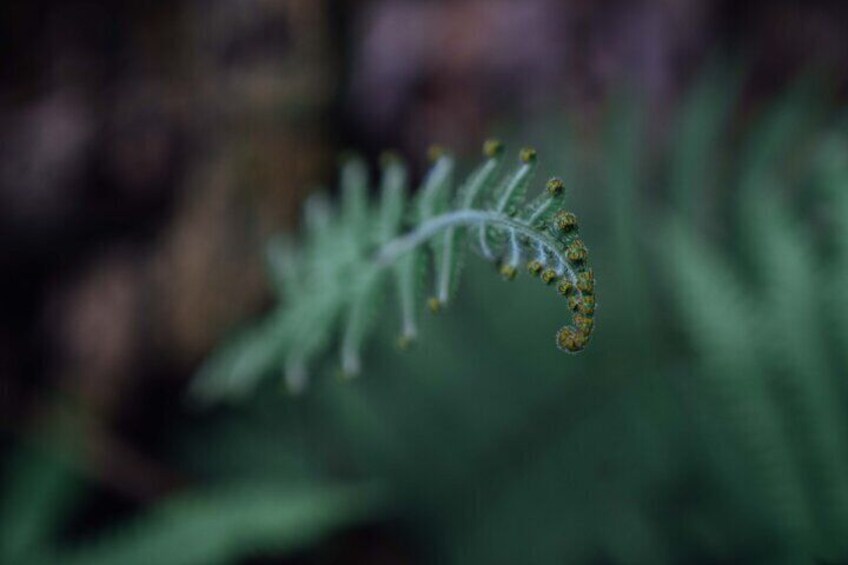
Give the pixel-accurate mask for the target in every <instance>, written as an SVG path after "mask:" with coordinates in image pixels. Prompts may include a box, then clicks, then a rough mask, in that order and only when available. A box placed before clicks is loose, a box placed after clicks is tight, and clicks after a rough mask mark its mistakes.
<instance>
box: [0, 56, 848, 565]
mask: <svg viewBox="0 0 848 565" xmlns="http://www.w3.org/2000/svg"><path fill="white" fill-rule="evenodd" d="M740 82H741V81H740V77H739V73H735V72H727V71H724V70H713V71H710V72H709V73H707V74H706V75H705V76H704V77H703V79H702V80H701V81H700V82H699V84H698V85H697V86H696V87H695V89H694V90H693V92H692V93H691V94H690V95H689V96H688V97H687V100H686V102H685V103H684V104H683V105H682V108H681V110H680V115H679V119H678V120H677V128H676V129H675V133H674V135H673V136H672V137H671V139H670V140H669V143H668V146H667V151H664V152H662V153H661V155H659V157H657V156H655V155H650V154H648V153H647V152H646V151H645V149H644V148H645V147H647V146H648V144H647V143H646V136H647V131H646V130H647V127H646V126H647V125H648V124H649V120H648V119H647V115H646V113H645V112H644V110H643V109H642V108H641V107H640V106H639V104H638V103H637V102H634V98H632V97H621V98H616V99H615V100H613V101H612V102H611V103H610V105H609V108H608V112H607V116H608V125H607V128H606V132H605V135H603V136H601V137H600V138H599V139H597V140H585V139H581V140H580V141H578V140H577V139H576V137H575V136H573V135H571V134H570V129H569V128H568V126H567V120H566V121H559V120H552V121H551V124H550V125H549V126H547V129H545V130H544V131H541V132H538V133H539V139H538V140H536V141H537V144H538V145H539V147H540V148H545V149H546V151H544V152H543V155H547V156H548V160H547V161H543V162H540V168H542V169H544V168H545V167H550V169H551V170H555V171H558V172H561V173H562V174H564V175H565V176H566V178H567V179H568V184H569V186H570V187H573V188H574V189H573V191H572V193H571V195H572V196H573V199H574V205H573V207H574V208H575V209H577V210H580V211H581V227H582V228H585V229H586V230H587V231H588V232H589V233H591V234H592V243H593V246H592V247H593V267H594V269H595V271H596V272H597V276H598V286H599V287H600V288H599V293H600V294H601V295H602V296H603V305H602V308H600V309H599V310H598V318H599V327H598V329H597V332H596V335H595V337H594V339H593V343H592V347H590V348H588V349H587V350H586V351H585V352H584V353H582V354H581V355H579V356H576V357H568V358H564V357H563V356H562V355H561V354H559V353H558V352H557V351H556V349H555V348H552V347H551V343H550V338H549V330H548V328H549V327H551V326H556V325H558V321H559V320H561V319H562V317H563V315H564V314H567V312H568V311H567V307H566V304H565V303H564V301H559V302H557V301H556V300H553V301H552V298H551V297H550V295H549V293H545V292H542V291H541V290H540V289H539V288H538V285H533V284H532V281H530V280H528V278H529V277H519V278H518V279H517V280H516V281H515V282H514V283H512V284H513V285H517V286H518V288H515V287H513V286H510V285H507V284H505V283H503V282H501V281H499V280H497V279H496V278H494V277H492V276H491V275H490V274H489V273H486V272H485V271H487V270H490V269H491V265H487V264H486V263H485V262H483V261H471V262H470V264H469V270H470V273H469V276H468V277H467V278H466V281H465V283H464V284H465V288H464V289H463V290H462V292H461V299H460V300H458V301H456V304H455V306H454V307H453V308H452V309H449V310H447V311H445V312H444V316H442V317H440V319H438V320H433V319H432V318H430V317H425V318H423V319H422V320H421V328H420V331H421V333H422V334H426V336H427V337H426V339H422V340H421V342H420V343H419V344H418V345H417V346H416V347H414V348H412V349H410V350H409V351H404V352H399V351H397V350H395V349H394V348H392V347H388V346H387V345H386V344H388V343H391V341H392V338H391V336H392V334H394V333H395V331H396V330H395V328H394V324H389V323H386V322H385V321H384V320H387V319H391V320H395V319H399V318H400V316H399V315H397V316H392V315H388V314H387V315H386V316H385V317H383V316H381V317H380V318H379V319H378V320H377V323H376V324H375V327H376V331H377V332H378V333H381V334H383V335H381V336H380V337H378V338H377V339H375V340H372V341H371V342H369V344H368V346H367V347H366V348H365V349H364V359H365V364H364V367H365V368H364V373H365V374H364V375H363V378H362V379H360V380H358V381H356V382H354V383H340V382H338V381H336V380H333V379H326V378H322V379H316V381H315V386H314V387H312V388H311V389H310V390H309V391H308V392H307V393H306V394H304V395H301V396H299V397H290V396H287V395H284V394H279V393H278V392H277V391H276V385H275V384H274V383H270V382H269V383H266V384H264V385H261V386H260V392H259V393H258V394H256V395H252V396H248V397H247V398H245V399H244V400H243V401H242V402H241V403H238V404H236V405H235V406H232V407H225V408H215V409H212V410H209V411H206V412H201V413H195V414H192V415H191V416H186V418H185V420H184V422H182V423H181V425H180V427H179V428H178V429H176V430H175V431H174V441H173V443H172V444H171V445H170V446H168V447H169V449H170V458H171V460H172V461H173V462H174V465H175V466H177V467H178V468H179V469H181V470H182V471H184V472H185V473H187V474H189V475H191V476H193V477H196V478H197V480H196V482H195V483H194V484H193V486H191V487H189V488H188V489H186V490H185V491H184V492H180V493H177V494H174V495H173V496H172V497H170V498H169V499H166V500H163V501H161V502H159V503H157V504H156V505H154V507H153V508H152V509H150V510H149V511H147V512H145V513H143V514H141V515H138V516H135V517H131V518H129V519H128V520H127V521H126V523H121V524H116V525H114V526H113V527H109V528H107V529H106V531H102V532H99V533H97V534H96V536H95V538H96V539H93V540H92V539H90V538H91V535H89V536H85V537H84V539H82V540H78V539H75V540H71V541H68V540H67V539H66V538H67V536H63V535H61V534H62V528H61V524H62V523H63V521H70V520H73V517H74V510H73V505H72V504H66V502H67V501H68V500H69V498H68V496H67V492H68V491H69V490H74V489H79V488H84V487H79V485H78V484H77V481H76V480H75V479H74V476H75V474H74V473H73V472H71V471H69V470H68V469H69V468H72V467H68V466H67V464H66V463H61V462H60V463H56V462H51V460H49V459H41V458H37V457H35V456H33V455H28V453H29V452H27V451H22V454H21V458H20V459H21V461H22V462H23V463H21V464H20V465H17V466H10V467H9V472H8V473H7V474H6V477H7V481H6V489H5V490H6V493H7V494H6V495H4V501H6V502H7V503H6V504H4V505H3V507H2V519H3V520H4V524H5V523H9V524H15V525H16V526H17V533H15V535H14V538H12V537H9V539H4V543H3V544H2V552H3V553H2V554H1V555H2V556H3V561H4V562H20V563H31V562H38V560H41V561H42V562H62V563H78V564H81V565H82V564H87V563H148V562H151V561H153V560H154V559H155V561H156V562H159V563H163V564H164V563H186V564H188V563H198V564H199V563H226V562H234V561H238V560H239V559H241V558H246V557H251V556H260V555H284V554H287V553H289V552H295V553H294V554H295V555H298V556H301V557H303V556H304V555H307V556H314V559H315V560H316V561H315V562H321V561H322V559H323V560H324V561H334V562H348V560H347V559H346V558H345V555H344V553H339V552H338V549H337V550H336V552H335V553H334V552H333V549H332V548H333V547H334V546H333V544H332V543H324V544H319V543H317V542H318V540H321V539H325V538H328V537H332V536H333V535H334V534H335V533H337V532H339V531H341V530H346V529H350V528H352V527H354V526H358V525H367V526H369V527H372V528H374V529H375V530H376V531H378V532H381V535H383V536H385V538H386V539H391V540H401V541H400V542H398V543H399V545H401V546H402V547H404V548H405V549H404V550H403V552H402V553H403V556H402V557H399V558H398V559H397V560H398V561H408V562H449V563H463V564H467V563H486V564H490V563H652V564H654V563H717V562H718V563H730V562H744V563H809V562H821V563H840V562H846V561H848V439H846V438H848V394H846V393H848V383H846V375H848V354H846V351H848V297H847V296H846V292H845V289H846V288H848V131H846V128H845V126H846V122H845V117H846V116H843V115H840V111H841V110H840V111H837V110H838V109H837V110H834V109H833V108H830V107H828V106H827V105H823V104H822V102H821V101H822V100H824V99H825V98H826V96H825V92H824V91H823V90H822V87H821V86H820V85H818V84H816V83H815V81H812V80H806V81H802V82H800V83H799V84H798V85H796V87H794V88H793V89H792V90H791V91H789V92H787V93H786V95H785V96H784V97H783V98H782V99H781V100H778V101H776V102H775V103H774V104H773V105H772V106H771V107H769V108H759V109H756V110H755V111H753V113H752V115H754V117H755V119H754V120H753V121H752V122H751V123H748V124H740V123H739V121H738V120H737V119H735V118H734V116H736V115H737V112H736V110H737V107H738V100H737V92H738V90H739V89H738V85H739V83H740ZM593 144H594V145H593ZM544 172H546V173H547V172H549V171H544ZM387 308H391V305H387ZM263 387H264V388H263ZM24 463H25V464H24ZM8 493H14V497H11V496H9V494H8ZM3 531H4V536H8V535H9V532H10V528H7V527H4V528H3ZM336 547H337V546H336ZM328 548H329V549H328Z"/></svg>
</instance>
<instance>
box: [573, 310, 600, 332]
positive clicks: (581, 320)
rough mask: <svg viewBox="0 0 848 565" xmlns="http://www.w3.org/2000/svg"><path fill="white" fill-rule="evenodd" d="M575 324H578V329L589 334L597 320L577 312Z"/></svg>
mask: <svg viewBox="0 0 848 565" xmlns="http://www.w3.org/2000/svg"><path fill="white" fill-rule="evenodd" d="M574 325H575V326H577V329H578V330H580V331H581V332H583V333H585V334H587V335H588V334H591V333H592V330H593V329H594V327H595V320H594V319H592V318H590V317H589V316H583V315H581V314H577V315H576V316H574Z"/></svg>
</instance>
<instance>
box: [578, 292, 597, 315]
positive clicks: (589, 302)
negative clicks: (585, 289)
mask: <svg viewBox="0 0 848 565" xmlns="http://www.w3.org/2000/svg"><path fill="white" fill-rule="evenodd" d="M578 310H579V311H580V313H581V314H584V315H586V316H591V315H593V314H594V313H595V296H594V295H592V294H583V299H582V300H581V301H580V303H579V304H578Z"/></svg>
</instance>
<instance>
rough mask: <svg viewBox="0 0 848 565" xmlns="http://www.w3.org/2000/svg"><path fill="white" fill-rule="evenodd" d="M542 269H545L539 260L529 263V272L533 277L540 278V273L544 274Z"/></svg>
mask: <svg viewBox="0 0 848 565" xmlns="http://www.w3.org/2000/svg"><path fill="white" fill-rule="evenodd" d="M542 268H543V265H542V262H541V261H537V260H535V259H534V260H532V261H530V262H529V263H527V272H528V273H530V274H531V275H533V276H534V277H535V276H538V275H539V273H541V272H542Z"/></svg>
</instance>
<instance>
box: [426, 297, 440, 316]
mask: <svg viewBox="0 0 848 565" xmlns="http://www.w3.org/2000/svg"><path fill="white" fill-rule="evenodd" d="M427 308H429V309H430V312H432V313H433V314H438V313H439V312H441V311H442V301H441V300H439V299H438V298H436V297H435V296H433V297H431V298H430V299H429V300H427Z"/></svg>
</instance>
